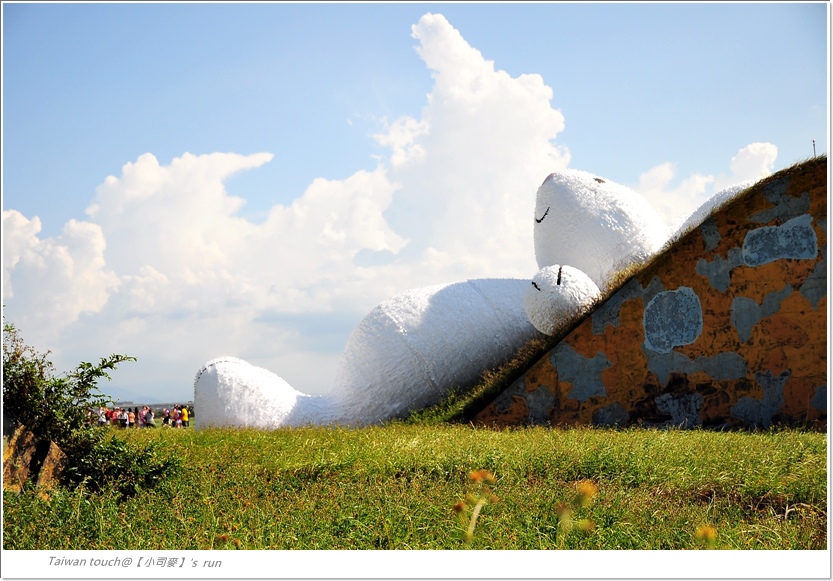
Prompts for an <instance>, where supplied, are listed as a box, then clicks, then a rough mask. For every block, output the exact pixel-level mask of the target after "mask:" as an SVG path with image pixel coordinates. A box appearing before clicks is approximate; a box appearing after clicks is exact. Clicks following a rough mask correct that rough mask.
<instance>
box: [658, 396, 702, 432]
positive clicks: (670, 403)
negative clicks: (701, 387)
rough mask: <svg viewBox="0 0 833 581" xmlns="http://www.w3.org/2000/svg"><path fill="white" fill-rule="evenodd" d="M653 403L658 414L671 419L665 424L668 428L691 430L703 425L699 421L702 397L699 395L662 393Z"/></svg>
mask: <svg viewBox="0 0 833 581" xmlns="http://www.w3.org/2000/svg"><path fill="white" fill-rule="evenodd" d="M654 402H655V403H656V404H657V409H658V410H659V411H660V412H662V413H664V414H667V415H669V416H671V419H670V420H668V422H666V423H667V424H668V425H669V426H677V427H680V428H693V427H695V426H700V425H702V423H703V420H701V419H700V409H701V408H702V407H703V396H702V395H701V394H699V393H684V394H681V395H678V396H674V395H671V394H670V393H664V394H662V395H660V396H658V397H657V398H656V399H655V400H654Z"/></svg>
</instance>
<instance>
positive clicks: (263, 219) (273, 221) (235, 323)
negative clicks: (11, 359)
mask: <svg viewBox="0 0 833 581" xmlns="http://www.w3.org/2000/svg"><path fill="white" fill-rule="evenodd" d="M426 14H433V15H435V17H433V19H428V20H421V19H423V17H424V16H425V15H426ZM436 15H441V19H439V18H440V17H439V16H436ZM828 24H829V14H828V6H827V4H825V3H806V4H800V3H783V4H782V3H764V4H754V3H738V4H721V3H716V4H654V3H645V4H601V3H596V4H594V3H591V4H538V3H536V4H519V3H511V4H469V3H461V4H377V3H370V4H326V5H320V4H257V3H256V4H197V3H187V4H18V3H4V4H3V87H2V91H3V120H2V125H3V130H2V131H3V136H2V137H3V147H2V156H3V168H2V174H3V175H2V180H3V183H2V195H3V210H4V221H3V237H4V256H3V260H4V265H3V285H4V286H3V301H4V304H5V305H6V309H5V314H6V317H7V319H8V320H11V321H12V322H15V323H16V324H18V326H19V327H21V330H22V332H23V336H24V338H26V339H27V340H28V341H29V342H30V343H33V344H34V345H35V346H36V347H38V348H39V349H41V350H45V349H52V351H53V353H54V357H55V361H56V363H57V364H58V366H59V368H62V369H67V368H69V367H72V366H73V365H74V364H75V363H77V362H78V361H79V360H97V358H98V357H100V356H103V355H106V354H109V353H112V352H124V353H128V354H130V355H135V356H137V357H138V358H139V361H138V362H137V363H131V364H126V365H124V366H123V367H122V368H121V369H120V370H119V371H118V372H117V373H116V374H115V375H114V381H113V382H112V384H111V385H106V386H104V387H105V390H108V389H109V390H111V391H112V393H114V394H116V395H123V394H130V395H138V396H139V397H145V398H149V399H169V398H173V399H190V397H191V394H192V388H193V386H192V381H193V377H194V374H195V373H196V371H197V369H198V368H199V365H201V363H202V362H204V361H206V360H208V359H211V358H213V357H215V356H218V355H235V356H238V357H241V358H243V359H246V360H248V361H250V362H252V363H255V364H258V365H262V366H263V367H266V368H268V369H270V370H271V371H273V372H275V373H277V374H278V375H280V376H282V377H284V378H285V379H287V381H289V382H290V383H291V384H292V385H293V386H295V387H296V388H298V389H299V390H301V391H305V392H310V393H322V392H325V391H327V389H328V387H329V384H330V382H331V380H332V374H333V370H334V368H335V365H336V362H337V359H338V356H339V355H340V352H341V350H342V348H343V346H344V343H345V342H346V340H347V337H348V336H349V333H350V331H351V330H352V329H353V327H355V325H356V324H357V323H358V321H359V320H360V319H361V317H362V316H363V315H364V314H365V313H366V312H367V311H368V310H369V309H370V308H372V307H373V306H374V305H375V304H377V303H378V302H379V301H381V300H384V299H385V298H389V297H390V296H392V295H393V294H396V293H399V292H402V291H404V290H406V289H408V288H414V287H416V286H422V285H426V284H433V283H438V282H453V281H456V280H464V279H466V278H488V277H520V278H523V277H528V278H531V277H532V275H534V274H535V270H536V266H535V262H534V252H533V248H532V243H531V230H532V228H531V225H528V227H527V225H525V222H523V220H521V218H519V219H518V220H517V221H513V220H515V219H514V216H515V215H516V214H517V215H518V216H521V217H527V214H529V215H530V217H531V213H532V210H533V206H534V195H535V189H536V188H537V185H538V184H540V182H541V181H543V178H545V177H546V175H547V174H548V173H549V172H550V171H553V170H555V169H558V168H559V167H565V166H569V167H573V168H576V169H583V170H587V171H591V172H594V173H596V174H599V175H603V176H606V177H607V178H608V179H610V180H613V181H616V182H619V183H621V184H624V185H627V186H629V187H631V188H634V189H636V190H637V191H639V192H640V193H642V194H643V195H645V197H646V198H648V199H649V201H651V202H652V203H653V204H654V205H655V207H656V208H657V210H658V211H659V212H660V213H661V214H662V215H663V216H664V217H666V218H667V220H668V221H669V223H673V222H674V221H677V220H680V219H682V218H684V217H685V216H686V215H687V214H688V213H690V212H692V211H693V210H694V209H695V208H696V207H697V206H698V205H699V204H700V203H701V202H703V201H704V200H705V199H707V198H708V197H709V196H710V195H711V194H713V193H714V192H715V191H717V190H718V189H720V188H721V187H726V186H728V185H731V183H733V182H736V181H740V180H742V179H749V178H753V179H754V178H757V177H760V176H761V175H763V174H765V173H767V172H772V171H776V170H777V169H780V168H782V167H786V166H789V165H791V164H792V163H794V162H795V161H798V160H801V159H804V158H806V157H809V156H811V155H812V153H813V149H812V140H813V139H815V141H816V150H817V152H818V153H823V152H826V151H827V146H828V139H829V136H828V132H827V127H828V124H829V123H828V113H829V111H828V102H827V86H828V78H829V76H828V75H829V70H828V62H827V59H828V55H829V41H828V37H827V30H828ZM412 27H415V28H412ZM547 91H549V93H548V92H547ZM147 154H150V156H147ZM217 154H227V155H225V156H220V157H217ZM212 156H213V157H212ZM733 160H734V161H733ZM108 176H109V177H108ZM108 180H109V181H108ZM479 204H482V207H479V206H478V205H479ZM472 205H474V206H477V211H476V212H474V213H473V212H471V211H467V215H468V216H472V218H471V219H470V220H467V221H466V223H465V224H456V223H455V221H454V214H453V213H452V212H453V210H454V209H455V208H459V207H464V208H466V207H471V206H472ZM458 215H459V214H458ZM311 216H314V217H315V219H312V218H311ZM507 216H509V217H508V218H507ZM316 220H317V221H316ZM507 220H508V221H507ZM516 222H517V224H519V225H518V226H517V232H516V231H514V230H513V228H516V226H515V224H516ZM495 232H501V234H502V235H503V236H505V237H506V240H493V238H494V237H495V235H494V233H495ZM322 241H325V242H322ZM490 244H494V245H495V247H494V248H492V247H490Z"/></svg>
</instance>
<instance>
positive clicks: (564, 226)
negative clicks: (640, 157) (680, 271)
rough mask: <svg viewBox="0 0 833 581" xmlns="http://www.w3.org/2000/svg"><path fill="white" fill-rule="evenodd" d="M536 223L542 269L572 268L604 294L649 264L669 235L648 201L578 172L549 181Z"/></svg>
mask: <svg viewBox="0 0 833 581" xmlns="http://www.w3.org/2000/svg"><path fill="white" fill-rule="evenodd" d="M542 218H543V219H542ZM539 220H540V221H539ZM534 224H535V236H534V237H535V258H536V259H537V261H538V267H539V268H543V267H545V266H550V265H553V264H569V265H570V266H572V267H574V268H577V269H579V270H581V271H583V272H585V273H586V274H587V275H588V276H589V277H590V278H591V279H592V280H593V282H595V283H596V285H597V286H598V287H599V288H601V289H603V290H604V289H605V288H606V286H607V284H608V282H609V280H610V277H611V275H612V274H614V273H615V272H616V271H617V270H618V269H621V268H624V267H626V266H628V265H629V264H631V263H641V262H644V261H646V260H647V259H649V258H650V257H651V256H653V255H654V254H655V253H656V252H657V251H658V250H659V249H660V248H661V247H662V245H663V244H664V243H665V241H666V237H667V229H666V228H667V227H666V225H665V224H664V222H663V221H662V219H661V218H660V217H659V215H658V214H657V213H656V211H655V210H654V209H653V208H652V207H651V205H650V204H649V203H648V201H647V200H645V198H643V197H642V196H640V195H639V194H638V193H636V192H635V191H633V190H631V189H630V188H627V187H625V186H622V185H619V184H616V183H613V182H611V181H609V180H607V179H604V178H600V177H597V176H595V175H593V174H590V173H587V172H583V171H578V170H564V171H560V172H556V173H553V174H550V175H549V177H547V179H546V180H544V183H543V184H541V187H540V188H538V194H537V199H536V202H535V223H534Z"/></svg>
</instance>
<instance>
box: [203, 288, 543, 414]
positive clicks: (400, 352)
mask: <svg viewBox="0 0 833 581" xmlns="http://www.w3.org/2000/svg"><path fill="white" fill-rule="evenodd" d="M528 285H529V281H526V280H516V279H482V280H470V281H466V282H461V283H453V284H446V285H437V286H431V287H425V288H419V289H413V290H409V291H407V292H405V293H403V294H401V295H398V296H396V297H394V298H392V299H389V300H387V301H384V302H382V303H381V304H379V305H378V306H377V307H376V308H375V309H373V310H372V311H371V312H370V313H369V314H368V315H367V316H365V318H364V319H362V321H361V322H360V323H359V325H358V326H357V327H356V329H355V330H354V331H353V333H352V334H351V336H350V338H349V339H348V341H347V345H346V347H345V349H344V353H343V354H342V357H341V360H340V362H339V366H338V368H337V370H336V379H335V385H334V389H333V391H332V393H331V394H328V395H326V396H310V395H306V394H303V393H301V392H299V391H297V390H295V389H294V388H293V387H292V386H290V385H289V384H288V383H287V382H286V381H284V380H283V379H281V378H280V377H278V376H277V375H275V374H274V373H272V372H270V371H267V370H266V369H262V368H260V367H255V366H253V365H250V364H248V363H246V362H245V361H243V360H241V359H236V358H233V357H223V358H219V359H214V360H212V361H209V362H208V363H206V364H205V365H204V366H203V367H202V369H201V370H200V372H199V373H198V374H197V379H196V381H195V383H194V392H195V393H194V405H195V408H196V409H195V425H196V426H198V427H207V426H212V425H213V426H240V427H246V426H248V427H261V428H277V427H281V426H298V425H304V424H327V423H341V424H349V425H364V424H370V423H377V422H380V421H384V420H388V419H391V418H394V417H397V416H402V415H405V414H406V413H407V412H408V411H410V410H414V409H419V408H422V407H425V406H428V405H432V404H434V403H436V402H438V401H439V400H440V399H442V397H443V396H444V395H446V394H447V393H448V392H449V391H450V390H451V389H453V388H456V387H465V386H468V385H470V384H472V383H474V382H475V381H477V380H478V379H479V377H480V375H481V374H482V373H483V372H484V371H486V370H488V369H490V368H493V367H495V366H497V365H499V364H501V363H503V362H504V361H506V360H507V359H509V358H510V357H511V356H512V355H514V353H515V352H516V351H517V349H518V348H519V347H521V345H523V344H524V343H525V342H526V341H527V340H529V339H530V338H531V337H533V336H534V335H535V328H534V327H533V326H532V324H531V323H530V322H529V320H528V319H527V316H526V313H525V312H524V309H523V296H524V292H525V291H526V287H527V286H528Z"/></svg>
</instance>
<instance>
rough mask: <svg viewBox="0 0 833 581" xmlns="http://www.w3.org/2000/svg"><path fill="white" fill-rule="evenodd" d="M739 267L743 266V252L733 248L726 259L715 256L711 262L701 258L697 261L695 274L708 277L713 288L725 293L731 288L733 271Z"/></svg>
mask: <svg viewBox="0 0 833 581" xmlns="http://www.w3.org/2000/svg"><path fill="white" fill-rule="evenodd" d="M738 266H743V252H742V251H741V249H740V248H732V249H730V250H729V253H728V255H727V257H726V258H721V257H720V256H717V255H715V257H714V260H713V261H711V262H709V261H708V260H706V259H705V258H701V259H700V260H698V261H697V264H696V265H695V267H694V272H696V273H697V274H699V275H700V276H704V277H706V278H707V279H708V280H709V284H710V285H711V286H712V288H715V289H717V290H719V291H720V292H722V293H723V292H726V290H727V289H728V288H729V283H730V282H731V273H732V269H733V268H737V267H738Z"/></svg>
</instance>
